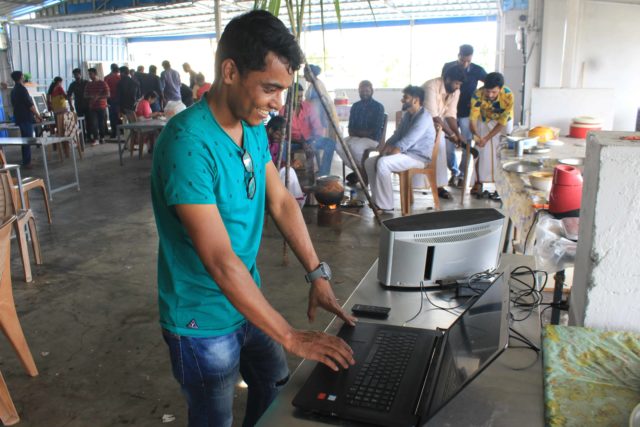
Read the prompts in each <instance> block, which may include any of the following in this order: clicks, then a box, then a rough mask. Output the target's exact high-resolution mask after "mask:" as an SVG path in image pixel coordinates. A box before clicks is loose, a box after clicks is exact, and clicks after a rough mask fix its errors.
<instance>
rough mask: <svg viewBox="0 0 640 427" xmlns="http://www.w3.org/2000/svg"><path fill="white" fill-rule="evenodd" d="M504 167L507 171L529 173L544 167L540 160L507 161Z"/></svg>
mask: <svg viewBox="0 0 640 427" xmlns="http://www.w3.org/2000/svg"><path fill="white" fill-rule="evenodd" d="M502 169H504V170H506V171H507V172H515V173H529V172H534V171H538V170H540V169H542V165H541V164H540V163H538V162H530V161H527V160H516V161H513V162H507V163H505V164H504V165H502Z"/></svg>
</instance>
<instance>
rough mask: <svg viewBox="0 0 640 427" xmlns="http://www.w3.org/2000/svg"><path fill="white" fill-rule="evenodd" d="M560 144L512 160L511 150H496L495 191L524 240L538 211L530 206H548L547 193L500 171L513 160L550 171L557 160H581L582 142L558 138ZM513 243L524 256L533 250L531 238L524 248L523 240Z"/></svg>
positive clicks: (524, 177) (524, 178)
mask: <svg viewBox="0 0 640 427" xmlns="http://www.w3.org/2000/svg"><path fill="white" fill-rule="evenodd" d="M561 142H563V144H562V145H560V146H552V147H549V148H550V149H551V152H549V153H546V154H525V155H524V156H522V157H516V156H515V153H514V150H510V149H503V150H501V151H500V167H499V168H498V171H496V172H497V173H496V174H495V178H496V190H497V191H498V194H500V197H501V198H502V209H503V211H504V212H505V213H506V214H507V216H508V217H509V219H510V220H511V221H512V222H513V225H514V227H515V228H516V230H517V231H518V232H519V235H520V236H521V237H523V238H525V239H526V235H527V233H529V231H530V230H531V227H532V226H533V222H534V219H535V216H536V211H537V210H538V209H537V208H535V207H534V204H547V203H549V202H548V197H549V194H548V193H547V192H544V191H540V190H536V189H534V188H533V187H531V185H530V184H529V178H528V176H527V175H526V174H517V173H515V172H507V171H505V170H504V169H502V166H503V165H504V164H505V163H507V162H510V161H513V160H529V161H537V162H540V163H541V164H542V165H543V169H542V170H548V171H552V170H553V168H554V167H555V166H556V165H557V164H558V159H565V158H576V157H580V158H584V157H585V140H584V139H575V138H562V139H561ZM532 232H533V231H532ZM517 243H519V245H518V249H520V251H522V252H524V253H527V252H529V251H530V250H531V249H532V247H533V239H530V241H528V242H527V247H525V246H524V245H525V242H524V241H522V242H517Z"/></svg>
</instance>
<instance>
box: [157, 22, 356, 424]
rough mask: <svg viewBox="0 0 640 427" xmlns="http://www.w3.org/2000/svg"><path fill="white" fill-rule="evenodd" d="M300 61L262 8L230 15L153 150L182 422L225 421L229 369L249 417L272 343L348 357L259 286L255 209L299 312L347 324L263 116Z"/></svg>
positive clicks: (229, 417)
mask: <svg viewBox="0 0 640 427" xmlns="http://www.w3.org/2000/svg"><path fill="white" fill-rule="evenodd" d="M302 61H303V55H302V52H301V51H300V47H299V46H298V44H297V42H296V41H295V38H294V36H293V35H292V34H291V33H290V32H289V31H288V30H287V28H286V27H285V26H284V24H283V23H282V22H281V21H279V20H278V19H277V18H275V17H274V16H273V15H271V14H269V13H268V12H265V11H252V12H249V13H247V14H244V15H241V16H239V17H236V18H234V19H233V20H231V22H229V23H228V24H227V26H226V28H225V30H224V32H223V33H222V36H221V38H220V41H219V43H218V48H217V50H216V60H215V67H216V70H215V71H216V72H215V75H216V80H215V81H214V83H213V86H212V90H210V91H209V92H208V93H207V95H206V96H203V97H202V99H201V100H200V101H199V102H197V103H196V104H195V105H193V106H191V107H190V108H188V109H186V110H184V111H183V112H181V113H179V114H177V115H176V116H174V117H173V118H172V119H171V120H170V121H169V123H167V126H166V127H165V129H164V130H163V131H162V133H161V134H160V137H159V138H158V141H157V143H156V147H155V148H154V150H153V166H152V170H151V196H152V203H153V210H154V214H155V219H156V226H157V229H158V235H159V251H158V300H159V306H160V325H161V327H162V334H163V337H164V340H165V342H166V343H167V345H168V348H169V354H170V358H171V363H172V367H173V374H174V376H175V378H176V380H177V381H178V382H179V383H180V386H181V387H182V392H183V394H184V395H185V398H186V400H187V404H188V406H189V423H188V424H189V426H190V427H201V426H216V427H229V426H231V424H232V422H233V411H232V408H233V396H234V389H235V386H236V384H237V382H238V374H239V373H240V374H241V375H242V378H243V379H244V381H245V382H246V383H247V385H248V386H249V394H248V400H247V409H246V413H245V419H244V425H247V426H253V425H255V424H256V422H257V421H258V419H259V418H260V416H261V415H262V413H263V412H264V411H265V410H266V409H267V407H268V406H269V404H270V403H271V401H272V400H273V399H274V398H275V396H276V395H277V393H278V391H279V390H280V389H281V388H282V387H283V385H284V384H285V383H286V382H287V379H288V375H289V372H288V368H287V363H286V357H285V354H284V351H283V348H284V350H287V351H288V352H290V353H292V354H295V355H296V356H299V357H304V358H306V359H312V360H316V361H320V362H322V363H324V364H326V365H327V366H328V367H329V368H331V369H333V370H338V369H339V368H344V369H346V368H348V367H349V366H350V365H352V364H354V363H355V361H354V360H353V352H352V351H351V349H350V348H349V346H348V345H347V344H346V343H345V342H344V341H343V340H341V339H340V338H338V337H335V336H331V335H328V334H326V333H323V332H318V331H305V330H298V329H294V328H293V327H292V326H291V325H290V324H289V323H288V322H287V321H286V320H285V319H284V317H282V315H280V313H278V312H277V311H276V310H275V309H274V308H273V307H272V306H271V305H270V304H269V302H268V301H267V300H266V299H265V297H264V295H263V294H262V292H261V291H260V285H261V281H260V274H259V272H258V266H257V265H256V256H257V253H258V249H259V247H260V239H261V236H262V225H263V223H264V212H265V208H266V209H267V210H268V212H269V214H270V215H271V217H272V218H273V220H274V222H275V223H276V225H277V227H278V229H279V230H280V231H281V232H282V234H283V235H284V237H285V239H286V240H287V243H288V244H289V245H290V247H291V248H292V250H293V251H294V253H295V254H296V257H297V258H298V259H299V260H300V262H301V263H302V265H303V266H304V268H305V270H306V271H307V272H308V274H307V275H306V276H305V279H306V281H307V282H309V286H310V290H309V305H308V309H307V315H308V317H309V319H310V320H313V319H314V317H315V313H316V310H317V308H318V307H322V308H324V309H326V310H328V311H330V312H332V313H334V314H336V315H338V316H339V317H340V318H341V319H343V320H344V321H345V322H347V323H348V324H350V325H353V324H354V321H355V319H354V318H353V317H352V316H350V315H348V314H347V313H345V312H344V310H342V308H341V307H340V305H339V304H338V302H337V301H336V298H335V296H334V294H333V290H332V288H331V284H330V282H329V280H330V279H331V270H330V269H329V267H328V266H327V264H326V263H321V262H320V260H319V258H318V256H317V254H316V252H315V250H314V248H313V244H312V243H311V239H310V238H309V233H308V231H307V228H306V225H305V222H304V219H303V218H302V214H301V212H300V208H299V207H298V203H297V202H296V200H295V199H294V198H293V197H292V196H291V194H290V193H289V192H288V191H287V189H286V188H285V187H284V185H283V184H282V181H281V180H280V176H279V174H278V170H277V169H276V167H275V165H274V164H273V161H272V160H271V156H270V154H269V147H268V140H267V134H266V132H265V127H264V125H263V121H264V120H265V119H266V118H267V117H269V113H270V112H272V111H278V110H279V109H280V108H281V107H282V92H283V91H284V90H285V89H286V88H288V87H290V86H291V84H292V82H293V76H294V73H295V72H296V71H297V70H298V69H299V68H300V65H301V63H302ZM301 279H302V278H301ZM301 286H304V283H301ZM183 424H184V423H183Z"/></svg>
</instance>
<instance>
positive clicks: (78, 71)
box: [71, 68, 82, 74]
mask: <svg viewBox="0 0 640 427" xmlns="http://www.w3.org/2000/svg"><path fill="white" fill-rule="evenodd" d="M75 73H78V74H82V70H81V69H80V68H74V69H73V71H71V74H75Z"/></svg>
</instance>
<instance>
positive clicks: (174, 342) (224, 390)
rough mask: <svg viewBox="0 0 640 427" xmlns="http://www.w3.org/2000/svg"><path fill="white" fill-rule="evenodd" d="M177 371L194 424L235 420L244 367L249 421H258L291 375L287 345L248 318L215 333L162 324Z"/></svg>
mask: <svg viewBox="0 0 640 427" xmlns="http://www.w3.org/2000/svg"><path fill="white" fill-rule="evenodd" d="M162 335H163V337H164V340H165V342H166V343H167V345H168V346H169V353H170V356H171V365H172V370H173V376H174V377H175V378H176V380H178V382H179V383H180V386H181V388H182V393H183V395H184V396H185V398H186V400H187V405H188V407H189V427H227V426H231V423H232V421H233V411H232V408H233V394H234V389H235V387H236V383H237V381H238V372H240V374H241V375H242V378H243V379H244V381H245V382H246V383H247V385H248V386H249V395H248V398H247V408H246V411H245V417H244V422H243V424H242V425H243V426H244V427H248V426H253V425H255V424H256V423H257V422H258V419H259V418H260V416H261V415H262V414H263V412H264V411H265V410H266V409H267V408H268V407H269V405H270V404H271V402H272V401H273V399H275V397H276V395H277V394H278V392H279V391H280V389H281V388H282V386H284V384H285V383H286V382H287V380H288V379H289V369H288V367H287V360H286V357H285V353H284V350H283V349H282V346H281V345H280V344H278V343H276V342H275V341H274V340H272V339H271V338H269V337H268V336H267V335H265V334H264V333H263V332H262V331H260V330H259V329H258V328H256V327H255V326H253V325H252V324H251V323H249V322H246V323H244V324H243V325H242V326H240V327H239V328H238V329H236V330H235V331H234V332H231V333H229V334H227V335H222V336H215V337H206V338H199V337H187V336H180V335H176V334H173V333H171V332H168V331H166V330H164V329H163V330H162Z"/></svg>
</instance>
